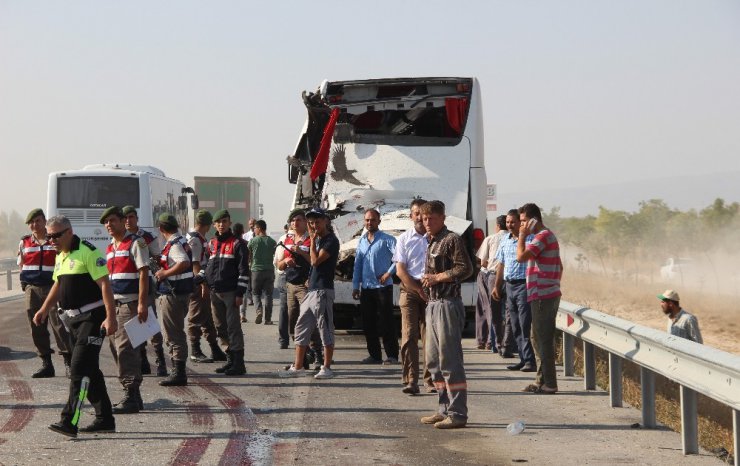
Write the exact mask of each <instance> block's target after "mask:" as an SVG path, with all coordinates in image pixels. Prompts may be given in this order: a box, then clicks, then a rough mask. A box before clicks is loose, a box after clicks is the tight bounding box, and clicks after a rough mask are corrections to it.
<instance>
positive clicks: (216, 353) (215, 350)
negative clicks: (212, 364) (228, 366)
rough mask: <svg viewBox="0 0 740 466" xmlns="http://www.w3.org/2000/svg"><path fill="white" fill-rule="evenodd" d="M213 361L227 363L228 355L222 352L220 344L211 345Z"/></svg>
mask: <svg viewBox="0 0 740 466" xmlns="http://www.w3.org/2000/svg"><path fill="white" fill-rule="evenodd" d="M210 345H211V359H213V360H214V361H226V353H224V352H223V351H222V350H221V347H220V346H218V343H211V344H210Z"/></svg>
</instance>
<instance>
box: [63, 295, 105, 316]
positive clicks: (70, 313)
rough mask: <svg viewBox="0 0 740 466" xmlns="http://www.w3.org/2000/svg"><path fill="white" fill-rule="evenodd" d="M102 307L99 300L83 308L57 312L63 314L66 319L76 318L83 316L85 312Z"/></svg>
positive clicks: (101, 301) (101, 302)
mask: <svg viewBox="0 0 740 466" xmlns="http://www.w3.org/2000/svg"><path fill="white" fill-rule="evenodd" d="M102 305H103V300H102V299H100V300H98V301H95V302H94V303H90V304H85V305H84V306H82V307H80V308H79V309H62V310H60V311H59V313H64V314H66V315H67V316H68V317H77V316H78V315H80V314H84V313H86V312H90V311H92V310H93V309H97V308H99V307H100V306H102Z"/></svg>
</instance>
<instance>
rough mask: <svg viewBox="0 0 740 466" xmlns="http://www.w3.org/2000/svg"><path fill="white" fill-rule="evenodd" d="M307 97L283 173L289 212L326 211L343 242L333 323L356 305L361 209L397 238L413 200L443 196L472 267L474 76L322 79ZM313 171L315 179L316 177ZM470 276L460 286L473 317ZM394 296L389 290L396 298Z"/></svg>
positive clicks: (479, 140)
mask: <svg viewBox="0 0 740 466" xmlns="http://www.w3.org/2000/svg"><path fill="white" fill-rule="evenodd" d="M303 101H304V104H305V106H306V109H307V110H308V118H307V120H306V123H305V124H304V126H303V129H302V130H301V134H300V137H299V138H298V143H297V145H296V148H295V152H294V155H292V156H291V157H289V158H288V165H289V174H288V178H289V181H290V183H294V184H296V189H295V194H294V198H293V202H292V205H291V208H297V207H303V208H309V207H311V206H320V207H322V208H325V209H327V210H328V211H329V212H330V215H331V216H332V224H333V226H334V230H335V233H336V234H337V236H338V237H339V240H340V243H341V245H342V246H341V252H340V260H339V264H338V265H337V273H336V280H335V293H336V300H335V303H336V311H337V312H336V315H337V324H338V325H340V326H344V325H347V324H348V322H346V321H342V320H343V317H342V316H341V315H342V314H343V312H342V311H343V310H349V311H354V310H355V309H353V308H354V306H356V305H357V301H354V300H353V299H352V296H351V294H352V293H351V292H352V289H351V288H352V282H351V280H352V272H353V264H354V250H355V248H356V246H357V242H358V240H359V237H360V235H361V234H362V230H363V211H364V210H365V209H366V208H370V207H374V208H377V209H378V210H379V211H380V213H381V224H380V228H381V229H382V230H383V231H385V232H387V233H391V234H394V235H399V234H401V233H402V232H403V231H405V230H406V229H408V228H411V221H410V219H409V214H408V212H409V207H408V206H409V203H410V202H411V200H412V199H413V198H415V197H421V198H423V199H426V200H435V199H436V200H441V201H443V202H444V203H445V206H446V211H447V222H446V223H447V226H448V228H449V229H450V230H452V231H454V232H456V233H459V234H460V235H462V237H463V238H464V239H465V240H466V243H467V245H468V247H469V252H470V256H471V259H472V261H473V264H475V256H474V251H475V250H477V248H478V246H479V245H480V244H481V242H482V240H483V238H485V236H486V234H487V222H486V206H485V203H486V171H485V163H484V152H483V116H482V110H481V96H480V87H479V85H478V80H477V79H475V78H392V79H370V80H362V81H324V82H323V83H322V84H321V86H320V87H319V89H318V90H317V91H316V92H315V93H308V94H307V93H305V92H304V93H303ZM333 120H336V123H335V124H334V123H333ZM332 126H333V128H332ZM327 127H328V131H330V132H332V131H333V138H332V141H331V145H330V150H329V156H328V164H327V165H324V166H325V168H324V166H322V161H321V157H318V158H317V155H318V153H319V152H320V146H321V140H322V136H323V134H324V132H325V130H326V128H327ZM312 171H313V173H314V175H316V174H317V173H320V176H318V177H317V178H316V179H312V178H311V176H310V175H311V173H312ZM476 275H477V272H476V273H475V274H473V275H472V276H471V277H470V278H469V279H468V280H467V281H466V283H464V284H463V301H464V303H465V306H466V308H467V310H468V311H469V313H472V312H474V309H475V297H476V293H475V278H476ZM398 296H399V290H398V286H395V290H394V300H395V303H396V304H397V303H398ZM347 306H352V307H350V308H348V309H343V307H345V308H346V307H347ZM350 315H359V313H357V312H351V313H350Z"/></svg>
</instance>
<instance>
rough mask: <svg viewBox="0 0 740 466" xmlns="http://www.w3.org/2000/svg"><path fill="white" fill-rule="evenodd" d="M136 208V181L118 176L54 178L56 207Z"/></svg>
mask: <svg viewBox="0 0 740 466" xmlns="http://www.w3.org/2000/svg"><path fill="white" fill-rule="evenodd" d="M114 205H116V206H125V205H133V206H137V207H138V206H139V179H138V178H133V177H128V178H124V177H121V176H70V177H59V178H57V207H58V208H78V209H80V208H82V209H85V208H101V207H102V208H105V207H109V206H114Z"/></svg>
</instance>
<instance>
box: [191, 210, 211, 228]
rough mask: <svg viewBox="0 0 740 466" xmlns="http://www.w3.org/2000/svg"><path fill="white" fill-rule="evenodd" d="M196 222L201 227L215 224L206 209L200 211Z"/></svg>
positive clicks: (196, 215) (196, 214)
mask: <svg viewBox="0 0 740 466" xmlns="http://www.w3.org/2000/svg"><path fill="white" fill-rule="evenodd" d="M195 222H196V223H198V224H199V225H210V224H211V223H213V216H212V215H211V213H210V212H208V211H207V210H205V209H200V210H199V211H198V212H196V213H195Z"/></svg>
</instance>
